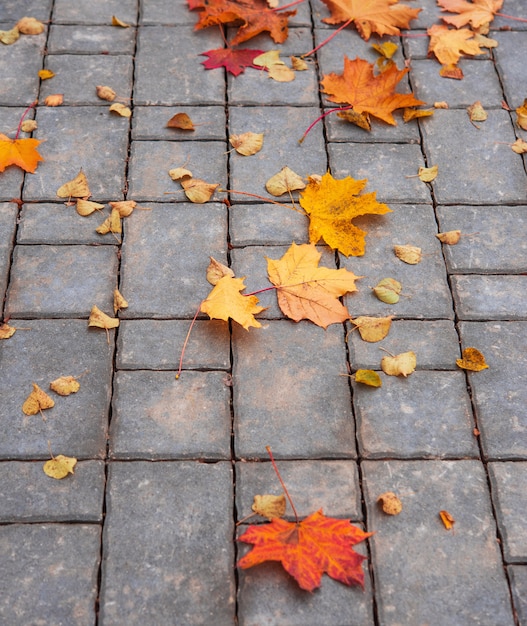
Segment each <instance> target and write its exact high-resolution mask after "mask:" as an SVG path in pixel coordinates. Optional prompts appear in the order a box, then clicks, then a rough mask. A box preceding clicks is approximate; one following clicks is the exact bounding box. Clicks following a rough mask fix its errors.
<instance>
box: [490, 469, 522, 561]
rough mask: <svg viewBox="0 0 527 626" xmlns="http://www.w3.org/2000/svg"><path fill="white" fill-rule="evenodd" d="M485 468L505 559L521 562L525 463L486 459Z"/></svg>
mask: <svg viewBox="0 0 527 626" xmlns="http://www.w3.org/2000/svg"><path fill="white" fill-rule="evenodd" d="M488 468H489V475H490V480H491V484H492V496H493V499H494V504H495V506H496V510H497V513H498V528H499V530H500V533H501V536H502V538H503V549H504V552H505V560H506V561H507V562H508V563H514V562H520V563H522V562H523V563H524V562H525V559H526V558H527V533H526V532H525V523H524V511H525V508H526V506H527V495H526V494H527V463H525V462H523V463H522V462H505V463H489V464H488Z"/></svg>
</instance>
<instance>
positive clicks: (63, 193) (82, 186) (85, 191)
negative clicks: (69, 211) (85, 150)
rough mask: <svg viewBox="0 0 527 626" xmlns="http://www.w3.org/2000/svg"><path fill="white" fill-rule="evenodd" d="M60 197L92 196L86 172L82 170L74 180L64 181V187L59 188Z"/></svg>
mask: <svg viewBox="0 0 527 626" xmlns="http://www.w3.org/2000/svg"><path fill="white" fill-rule="evenodd" d="M57 196H58V197H59V198H89V197H90V196H91V191H90V188H89V187H88V180H87V178H86V174H85V173H84V172H83V171H82V170H81V171H80V172H79V173H78V174H77V176H75V178H74V179H73V180H70V181H68V182H67V183H64V185H62V187H59V188H58V189H57Z"/></svg>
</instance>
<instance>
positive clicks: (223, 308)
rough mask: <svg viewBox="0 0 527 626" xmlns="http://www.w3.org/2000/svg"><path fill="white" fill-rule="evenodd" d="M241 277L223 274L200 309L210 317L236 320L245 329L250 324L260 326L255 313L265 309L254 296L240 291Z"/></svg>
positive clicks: (247, 328)
mask: <svg viewBox="0 0 527 626" xmlns="http://www.w3.org/2000/svg"><path fill="white" fill-rule="evenodd" d="M243 280H244V279H243V278H234V277H232V276H223V278H220V280H219V281H218V282H217V283H216V285H215V286H214V289H213V290H212V291H211V292H210V293H209V295H208V296H207V298H206V299H205V300H203V302H202V303H201V305H200V310H201V311H202V312H203V313H206V314H207V315H208V316H209V317H210V318H211V319H220V320H225V321H227V320H228V319H229V318H231V319H233V320H234V321H235V322H238V324H240V325H241V326H243V327H244V328H245V330H249V327H250V326H254V327H255V328H260V327H261V326H262V325H261V324H260V322H259V321H258V320H256V319H255V317H254V316H255V315H256V314H257V313H260V312H261V311H264V310H265V307H262V306H258V298H257V297H256V296H244V295H242V294H241V293H240V292H241V291H243V290H244V289H245V285H244V284H243Z"/></svg>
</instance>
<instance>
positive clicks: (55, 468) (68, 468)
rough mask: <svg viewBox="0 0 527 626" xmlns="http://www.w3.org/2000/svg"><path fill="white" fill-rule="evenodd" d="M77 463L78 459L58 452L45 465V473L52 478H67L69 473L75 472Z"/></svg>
mask: <svg viewBox="0 0 527 626" xmlns="http://www.w3.org/2000/svg"><path fill="white" fill-rule="evenodd" d="M75 465H77V459H75V458H73V457H70V456H64V455H63V454H58V455H57V456H55V457H53V458H52V459H50V460H49V461H46V462H45V463H44V466H43V468H42V469H43V470H44V473H45V474H46V475H47V476H49V477H50V478H56V479H57V480H60V479H62V478H66V476H67V475H68V474H73V473H74V472H73V468H74V467H75Z"/></svg>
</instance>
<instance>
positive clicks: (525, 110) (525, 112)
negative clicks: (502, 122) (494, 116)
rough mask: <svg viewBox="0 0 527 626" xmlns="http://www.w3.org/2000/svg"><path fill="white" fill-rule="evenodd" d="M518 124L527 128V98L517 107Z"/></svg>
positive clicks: (522, 127) (524, 128)
mask: <svg viewBox="0 0 527 626" xmlns="http://www.w3.org/2000/svg"><path fill="white" fill-rule="evenodd" d="M516 124H518V126H519V127H520V128H521V129H523V130H527V98H525V100H524V101H523V104H522V105H521V106H519V107H518V108H517V109H516Z"/></svg>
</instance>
